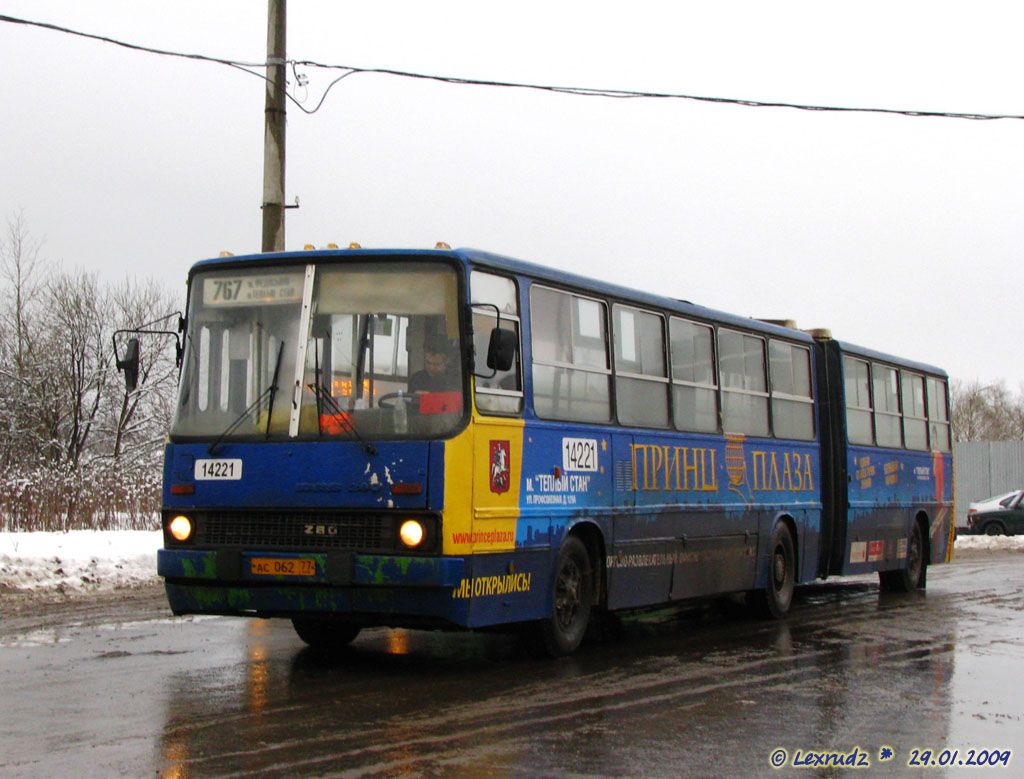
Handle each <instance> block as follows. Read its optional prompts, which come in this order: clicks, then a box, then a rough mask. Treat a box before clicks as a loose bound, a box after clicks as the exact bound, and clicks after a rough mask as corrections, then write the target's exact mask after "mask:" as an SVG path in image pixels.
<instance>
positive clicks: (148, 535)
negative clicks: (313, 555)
mask: <svg viewBox="0 0 1024 779" xmlns="http://www.w3.org/2000/svg"><path fill="white" fill-rule="evenodd" d="M162 543H163V535H162V533H161V531H159V530H156V531H146V530H115V531H100V530H72V531H71V532H69V533H0V587H5V586H6V587H13V588H17V589H20V590H62V591H64V592H76V591H82V592H87V591H88V592H92V591H95V590H111V589H115V588H118V587H131V586H134V585H138V584H148V583H153V582H156V580H157V575H156V550H157V549H159V548H160V546H161V545H162ZM956 549H957V550H958V551H959V550H963V551H966V550H993V551H996V550H1016V551H1020V552H1024V536H1011V537H1006V536H963V535H962V536H959V537H958V538H957V540H956Z"/></svg>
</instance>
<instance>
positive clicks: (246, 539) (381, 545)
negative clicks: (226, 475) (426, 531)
mask: <svg viewBox="0 0 1024 779" xmlns="http://www.w3.org/2000/svg"><path fill="white" fill-rule="evenodd" d="M197 524H198V534H197V539H196V540H197V541H198V542H199V543H207V544H212V545H224V546H242V547H246V548H258V547H272V548H276V549H290V548H303V549H347V550H352V551H366V552H378V551H388V550H391V549H393V548H394V533H393V530H392V527H393V523H392V520H391V518H390V517H387V516H381V515H374V514H366V515H361V514H343V513H323V512H315V513H314V512H301V511H299V512H260V513H250V512H246V513H238V514H235V513H229V512H214V513H208V514H205V515H203V517H202V518H201V521H200V522H199V523H197Z"/></svg>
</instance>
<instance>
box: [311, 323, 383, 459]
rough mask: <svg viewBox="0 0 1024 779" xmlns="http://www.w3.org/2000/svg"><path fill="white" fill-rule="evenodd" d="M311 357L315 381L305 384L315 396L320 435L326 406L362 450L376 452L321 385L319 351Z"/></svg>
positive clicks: (372, 453) (370, 453) (326, 341)
mask: <svg viewBox="0 0 1024 779" xmlns="http://www.w3.org/2000/svg"><path fill="white" fill-rule="evenodd" d="M329 342H330V341H329V339H326V338H325V343H329ZM313 358H314V361H313V370H314V372H315V378H316V382H315V383H314V384H307V385H306V386H307V387H309V388H310V389H311V390H312V391H313V395H315V396H316V423H317V429H318V430H319V431H320V435H323V434H324V424H323V408H324V406H327V409H328V410H329V411H330V412H331V416H332V417H333V418H334V419H335V420H337V422H338V423H339V424H340V425H341V427H342V428H343V429H345V430H347V431H348V432H350V433H351V434H352V436H353V438H355V439H356V440H357V441H359V443H360V444H362V445H363V451H364V452H366V453H367V454H369V455H374V454H377V450H376V449H375V448H374V446H373V444H371V443H370V442H369V441H367V440H366V439H365V438H363V437H362V436H361V435H359V431H358V430H356V426H355V423H354V422H353V421H352V417H350V416H349V415H348V413H347V412H345V411H343V410H342V408H341V406H339V405H338V401H336V400H335V399H334V398H333V397H332V396H331V393H330V391H329V390H328V389H327V388H326V387H324V386H323V384H322V382H321V373H320V353H319V352H318V351H316V350H314V354H313Z"/></svg>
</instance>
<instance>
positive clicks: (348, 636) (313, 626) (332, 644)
mask: <svg viewBox="0 0 1024 779" xmlns="http://www.w3.org/2000/svg"><path fill="white" fill-rule="evenodd" d="M292 627H294V628H295V632H296V633H297V634H298V636H299V638H301V639H302V640H303V641H305V642H306V643H307V644H309V645H310V646H311V647H314V648H315V649H340V648H341V647H343V646H348V645H349V644H351V643H352V641H353V640H355V637H356V636H358V635H359V630H360V627H359V625H354V624H352V623H351V622H341V621H338V620H327V619H317V618H315V617H295V618H294V619H292Z"/></svg>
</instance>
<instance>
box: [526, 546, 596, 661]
mask: <svg viewBox="0 0 1024 779" xmlns="http://www.w3.org/2000/svg"><path fill="white" fill-rule="evenodd" d="M593 597H594V573H593V566H592V565H591V563H590V555H589V554H587V547H586V546H585V545H584V543H583V542H582V541H581V540H580V539H579V538H577V537H576V536H569V537H568V538H566V539H565V543H563V544H562V548H561V549H560V550H559V552H558V562H557V563H556V564H555V579H554V582H553V583H552V586H551V603H550V608H551V614H550V616H549V617H548V618H547V619H545V620H544V621H543V622H541V623H540V625H539V626H538V627H539V632H540V640H541V644H542V647H543V650H544V653H545V654H547V655H548V656H550V657H561V656H562V655H569V654H572V653H573V652H575V651H576V650H577V649H578V648H579V645H580V644H581V643H582V642H583V636H584V635H585V634H586V632H587V625H588V624H589V623H590V608H591V602H592V601H593Z"/></svg>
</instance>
